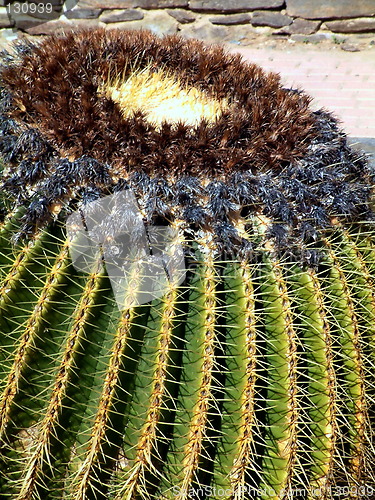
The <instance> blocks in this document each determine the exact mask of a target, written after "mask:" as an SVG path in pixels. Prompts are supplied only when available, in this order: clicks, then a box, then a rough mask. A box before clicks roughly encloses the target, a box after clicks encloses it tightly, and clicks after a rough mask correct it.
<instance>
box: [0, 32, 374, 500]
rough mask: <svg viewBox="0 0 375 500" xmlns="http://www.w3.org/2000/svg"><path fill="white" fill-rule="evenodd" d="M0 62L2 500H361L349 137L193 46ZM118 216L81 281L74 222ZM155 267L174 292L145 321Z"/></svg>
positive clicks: (361, 258)
mask: <svg viewBox="0 0 375 500" xmlns="http://www.w3.org/2000/svg"><path fill="white" fill-rule="evenodd" d="M1 60H2V63H1V64H2V65H1V68H0V77H1V136H0V149H1V155H2V158H3V170H2V174H1V175H2V189H1V207H0V209H1V216H2V222H1V233H0V239H1V242H0V245H1V246H0V260H1V264H0V266H1V267H0V271H1V285H0V287H1V288H0V291H1V296H0V304H1V305H0V310H1V316H0V322H1V326H0V331H1V344H0V345H1V349H0V355H1V363H0V369H1V399H0V439H1V460H0V470H1V474H0V491H1V497H2V498H5V499H6V498H9V499H19V500H21V499H22V500H27V499H37V498H41V499H58V498H64V499H75V500H78V499H82V500H83V499H116V500H120V499H124V500H125V499H126V500H131V499H178V500H183V499H204V498H205V499H214V500H219V499H221V498H225V499H233V500H239V499H245V498H259V499H287V498H320V499H331V498H335V497H338V496H339V497H340V495H341V497H345V498H370V497H371V495H372V494H373V490H374V488H375V479H374V472H373V470H374V466H375V460H374V451H373V449H374V439H373V424H374V395H375V394H374V393H375V383H374V366H375V242H374V238H373V234H374V233H373V221H374V214H373V207H372V186H373V184H374V172H373V170H372V169H371V168H370V166H369V165H368V164H367V162H366V159H365V158H364V157H363V155H362V156H361V155H359V154H358V153H356V152H354V151H352V150H351V149H350V148H349V147H348V144H347V140H346V136H345V134H344V133H343V132H342V131H341V130H340V128H339V126H338V124H337V122H336V120H335V119H334V118H333V117H332V116H331V115H330V114H329V113H328V112H326V111H324V110H320V111H316V112H313V111H311V109H310V107H309V102H310V99H309V97H308V96H306V95H305V94H304V93H303V92H301V91H299V90H293V89H286V88H283V87H282V86H281V84H280V81H279V77H278V76H277V75H275V74H266V73H264V72H263V71H262V70H261V69H260V68H259V67H257V66H255V65H252V64H247V63H245V62H244V61H243V60H241V57H240V56H239V55H232V54H231V55H229V54H227V53H226V52H225V51H224V50H223V49H222V48H219V47H206V46H204V45H203V44H201V43H200V42H198V41H184V40H183V39H181V38H178V37H166V38H163V39H159V38H156V37H154V36H153V35H151V34H150V33H148V32H120V31H104V30H97V31H83V32H79V33H72V34H67V35H65V36H61V37H59V36H52V37H47V38H45V39H43V41H41V42H39V43H36V42H27V41H23V42H21V43H19V44H18V45H16V46H15V47H14V49H12V50H10V51H9V52H7V53H3V54H2V59H1ZM126 193H127V194H129V196H132V197H133V198H132V199H133V200H135V201H134V203H135V204H134V206H135V208H134V212H132V211H131V210H130V211H129V210H128V209H127V208H126V207H127V205H126V203H127V202H123V203H122V204H119V205H116V210H115V211H114V212H113V213H112V212H110V215H111V216H110V217H108V218H104V219H101V220H99V221H97V223H96V222H95V223H92V222H91V223H90V224H91V226H90V227H91V230H92V231H94V230H95V229H96V228H97V226H98V227H99V226H100V227H104V226H105V227H106V228H107V229H105V230H103V231H104V233H101V236H103V234H104V236H105V238H104V239H103V238H102V239H101V240H100V239H97V240H96V243H95V241H94V239H92V240H91V241H94V247H95V252H93V253H92V255H91V257H90V259H91V260H90V259H89V260H86V261H84V262H85V266H86V267H85V266H83V267H82V265H81V266H78V265H77V262H78V260H79V257H80V256H78V260H77V259H75V258H73V254H74V252H73V253H72V245H73V244H72V238H71V237H70V236H69V231H67V220H71V217H72V216H77V214H78V217H76V219H73V220H75V221H76V222H75V224H73V225H72V227H73V226H74V227H76V226H77V227H80V231H81V233H82V234H83V237H86V236H87V235H88V234H89V232H90V231H89V223H88V222H87V221H88V214H89V213H90V207H92V206H93V203H96V202H100V203H102V201H103V200H106V199H107V198H108V199H109V198H110V197H114V196H115V197H116V196H118V195H121V196H123V195H125V194H126ZM110 199H112V198H110ZM116 199H119V198H116ZM120 199H122V198H120ZM124 199H125V198H124ZM125 212H126V214H125V215H126V217H127V219H126V220H127V221H128V223H127V224H128V226H129V221H130V222H131V221H132V219H134V221H137V224H136V223H135V222H134V224H133V226H134V227H137V231H135V233H136V234H133V236H132V237H131V238H130V239H128V240H126V244H124V243H123V242H122V243H121V245H120V244H116V245H114V244H113V241H114V239H115V236H116V234H117V233H118V232H119V231H120V227H122V226H121V224H123V221H124V220H125V218H126V217H125V215H124V213H125ZM129 214H130V215H129ZM132 214H133V215H132ZM92 220H94V219H92ZM103 220H105V223H104V222H103ZM128 226H127V227H128ZM108 228H109V229H108ZM155 228H164V229H165V230H166V231H173V232H174V234H175V236H176V237H177V242H174V243H173V245H174V248H176V247H178V248H179V249H182V252H183V253H182V257H183V270H184V272H186V275H185V276H184V277H183V280H176V279H174V277H173V276H172V275H171V272H170V269H169V268H168V266H167V265H165V259H164V257H163V256H164V254H165V248H166V245H165V242H163V241H160V240H157V238H156V239H154V240H152V237H153V235H155ZM106 231H107V232H106ZM86 233H87V234H86ZM132 238H133V239H132ZM139 241H143V243H142V252H140V253H139V254H138V255H137V258H136V259H135V260H134V262H133V263H132V264H129V262H127V260H126V258H127V256H129V255H130V253H131V252H132V250H133V249H134V248H135V247H137V245H138V243H139ZM158 242H159V243H161V247H160V245H159V247H157V243H158ZM95 245H96V246H95ZM105 245H107V246H105ZM163 245H164V246H163ZM171 245H172V243H171ZM173 245H172V246H173ZM113 249H114V250H113ZM112 250H113V251H112ZM110 251H111V252H112V253H110ZM121 252H122V253H121ZM124 252H125V253H124ZM84 253H85V252H83V254H84ZM133 254H134V252H133ZM108 255H109V257H108ZM119 255H120V256H121V258H117V257H118V256H119ZM124 255H125V257H126V258H123V257H124ZM180 255H181V254H180ZM115 256H117V257H116V259H117V260H116V259H115ZM137 259H138V260H137ZM142 259H143V261H145V260H146V261H147V259H149V260H150V259H151V260H152V259H154V260H153V262H156V261H157V263H158V264H157V266H156V268H154V269H156V270H157V271H158V272H159V271H160V272H161V271H162V273H161V274H163V273H164V275H163V276H164V278H165V280H164V282H163V289H162V293H160V290H159V292H158V293H156V294H155V295H154V296H153V297H152V300H151V301H150V300H148V301H143V300H138V298H139V294H140V292H141V291H144V290H143V288H142V287H144V282H145V279H148V278H149V276H147V272H149V274H152V275H153V276H151V278H154V272H153V271H150V269H151V268H147V266H146V267H142V266H140V265H139V262H140V260H142ZM155 259H156V260H155ZM157 259H159V260H157ZM163 259H164V260H163ZM87 263H89V265H87ZM114 263H115V264H116V266H117V268H118V270H119V274H118V275H117V278H118V280H119V281H121V280H122V281H121V283H123V292H124V295H122V296H121V297H122V299H121V300H120V301H119V299H118V296H116V293H115V292H116V290H115V288H114V286H113V283H114V282H113V279H112V278H113V276H111V273H110V272H109V268H110V267H111V266H112V268H113V264H114ZM129 269H132V270H133V271H134V272H133V271H132V272H133V274H132V275H131V279H130V278H129V279H128V280H127V281H126V280H125V281H124V280H123V275H122V274H121V273H125V272H128V271H129ZM146 269H149V271H146ZM172 274H173V273H172ZM151 281H152V280H151ZM116 283H117V282H116ZM124 283H125V285H124ZM129 298H130V300H129ZM121 301H123V304H122V302H121Z"/></svg>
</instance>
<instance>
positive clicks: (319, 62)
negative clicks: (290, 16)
mask: <svg viewBox="0 0 375 500" xmlns="http://www.w3.org/2000/svg"><path fill="white" fill-rule="evenodd" d="M231 50H233V51H238V52H240V53H241V54H242V55H243V56H244V57H245V59H247V60H249V61H252V62H255V63H257V64H259V65H261V66H262V67H263V68H264V69H266V70H269V71H275V72H277V73H279V74H280V76H281V77H282V81H283V83H284V84H285V85H286V86H288V87H294V88H303V89H304V90H305V91H306V92H308V93H309V94H310V95H311V96H312V97H313V98H314V99H313V102H312V106H313V107H314V108H320V107H325V108H327V109H329V110H330V111H333V112H334V114H335V115H336V116H337V117H338V118H339V119H340V120H341V122H342V127H343V129H344V130H345V131H346V132H347V134H348V135H349V136H350V137H351V141H352V142H354V143H356V142H359V143H360V144H361V145H362V147H363V148H364V149H365V150H367V151H368V153H370V154H372V155H373V159H374V161H375V49H372V50H366V51H360V52H344V51H342V50H324V49H323V48H322V49H320V50H319V48H318V47H314V49H313V50H312V49H309V48H308V47H307V46H304V45H301V44H299V45H298V46H291V47H290V48H285V47H282V48H280V47H279V48H277V47H276V48H261V49H258V48H256V46H255V47H254V48H253V47H252V46H250V47H236V48H233V47H232V48H231Z"/></svg>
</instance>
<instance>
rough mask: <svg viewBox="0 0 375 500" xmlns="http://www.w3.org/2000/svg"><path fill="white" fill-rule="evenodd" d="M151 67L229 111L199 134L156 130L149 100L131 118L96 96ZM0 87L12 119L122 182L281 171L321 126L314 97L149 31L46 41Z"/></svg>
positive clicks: (235, 60) (200, 126) (201, 126)
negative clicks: (139, 174)
mask: <svg viewBox="0 0 375 500" xmlns="http://www.w3.org/2000/svg"><path fill="white" fill-rule="evenodd" d="M145 69H147V70H148V72H149V73H154V74H160V73H165V74H168V75H170V78H171V79H173V78H174V79H178V80H179V82H180V83H181V86H182V87H187V88H192V87H193V88H195V89H197V90H199V91H201V94H202V95H203V96H205V97H206V98H207V99H209V98H211V99H213V100H223V99H225V100H227V101H228V107H227V109H224V110H223V112H222V113H221V115H220V116H219V117H218V119H217V120H215V122H214V123H210V122H208V121H207V120H205V119H202V120H201V121H200V122H199V123H197V125H196V126H194V127H191V126H188V125H185V124H184V123H183V121H181V122H180V125H178V123H177V124H176V123H175V124H174V126H172V125H171V123H168V122H167V121H164V122H163V123H162V124H161V125H160V127H155V126H153V125H152V124H150V123H149V122H148V121H147V119H146V118H145V117H146V114H147V102H145V106H144V109H143V110H142V109H139V108H134V113H128V116H127V118H126V119H124V116H123V113H122V110H121V107H120V106H119V105H118V104H117V103H115V102H114V101H113V100H112V99H111V98H110V96H108V95H106V94H105V93H103V92H100V91H98V90H100V89H102V88H103V87H105V85H106V84H107V85H110V84H111V82H112V81H113V80H120V82H126V81H127V80H128V79H129V78H130V77H131V76H132V75H134V73H138V74H139V73H141V72H142V71H145ZM2 81H3V84H4V85H5V86H6V87H7V88H8V89H9V90H10V91H11V93H12V96H13V102H14V109H13V112H12V115H13V117H14V118H16V119H17V120H18V121H21V122H22V123H24V124H25V125H27V126H29V127H35V128H37V129H38V130H40V131H41V132H42V133H43V135H44V136H45V137H46V138H48V140H49V141H50V142H51V144H53V146H54V147H55V148H56V149H57V150H58V151H59V152H60V155H61V156H64V157H66V158H71V159H72V158H74V159H76V158H78V157H80V156H82V155H83V154H87V155H90V156H92V157H93V158H95V159H97V160H99V161H102V162H108V163H110V164H111V165H113V166H116V171H117V172H118V173H120V172H121V174H122V175H125V174H127V173H129V172H132V171H134V169H140V168H142V169H143V170H144V171H146V172H147V173H149V174H160V173H163V174H168V175H171V174H174V173H176V174H177V175H178V176H181V175H182V174H183V173H188V174H193V175H199V174H203V173H205V174H208V175H220V174H223V173H226V174H227V173H229V172H232V171H233V170H248V169H249V167H250V168H251V170H252V171H253V172H256V171H259V170H262V169H263V170H264V169H265V168H266V167H267V168H269V167H272V166H275V167H276V166H279V165H280V164H282V163H283V162H290V161H293V160H296V159H297V158H300V157H301V156H302V155H303V154H304V153H305V152H306V147H307V139H308V137H309V136H310V135H311V133H312V130H313V126H314V119H313V117H312V115H311V112H310V110H309V109H308V104H309V98H308V97H307V96H304V95H299V94H297V93H294V92H290V91H288V90H285V89H283V88H281V86H280V82H279V77H278V76H277V75H275V74H266V73H264V72H263V71H262V69H261V68H259V67H258V66H256V65H254V64H246V63H245V62H243V61H242V60H241V56H239V55H228V54H226V53H225V51H224V50H223V49H222V48H219V47H213V48H209V47H206V46H204V45H203V44H202V43H201V42H198V41H185V40H183V39H181V38H179V37H177V36H168V37H165V38H163V39H159V38H157V37H155V36H153V35H152V34H151V33H149V32H144V31H143V32H134V31H129V32H126V31H113V30H111V31H108V30H107V31H106V30H104V29H99V30H96V31H82V32H81V33H77V34H74V33H71V34H68V35H66V36H64V37H59V36H51V37H48V38H47V39H46V40H44V41H43V42H42V43H41V44H40V45H39V46H37V47H33V48H32V49H30V51H29V53H28V51H27V50H25V51H24V53H23V54H22V55H21V56H20V59H19V61H18V62H17V63H16V64H10V65H9V66H8V67H7V68H6V69H4V70H3V71H2ZM167 97H168V96H167V95H165V96H161V99H163V98H164V99H167ZM136 98H137V97H136V96H134V100H136Z"/></svg>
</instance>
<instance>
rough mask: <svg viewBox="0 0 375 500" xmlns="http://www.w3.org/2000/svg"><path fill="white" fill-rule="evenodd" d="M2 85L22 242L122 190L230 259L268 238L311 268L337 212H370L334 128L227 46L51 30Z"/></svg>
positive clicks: (21, 55) (7, 71) (149, 216)
mask: <svg viewBox="0 0 375 500" xmlns="http://www.w3.org/2000/svg"><path fill="white" fill-rule="evenodd" d="M0 86H1V95H0V98H1V100H0V112H1V113H2V114H1V117H0V152H1V154H2V155H3V158H4V160H5V162H6V164H7V169H6V170H5V182H4V184H3V188H4V189H5V190H6V192H7V193H8V194H10V195H11V197H12V198H13V199H14V200H15V203H23V204H24V205H26V207H27V208H26V213H25V216H24V218H23V222H24V224H23V227H22V228H21V235H28V234H32V233H34V232H35V230H36V229H37V228H38V227H40V226H42V225H43V224H45V223H46V222H48V221H49V220H50V219H51V218H52V217H53V216H54V215H55V214H56V213H57V212H59V211H61V210H62V209H64V208H67V209H68V210H69V207H70V205H71V202H72V201H74V200H75V202H76V201H77V200H82V201H83V202H84V203H86V202H87V201H90V200H91V199H95V198H97V197H100V196H104V195H105V194H108V193H112V192H115V191H116V190H117V191H118V190H121V189H126V188H129V187H130V188H132V189H133V190H134V192H135V194H136V196H137V199H138V201H139V204H140V207H141V209H142V210H143V212H144V215H145V220H146V221H147V222H148V223H154V222H155V221H158V223H160V220H161V219H162V220H163V221H164V222H165V223H174V222H176V221H182V222H183V224H184V229H189V230H193V231H201V232H202V231H203V232H205V234H206V235H207V234H208V233H209V234H211V236H213V240H214V242H215V243H216V244H217V245H218V248H219V250H230V251H235V253H236V254H237V255H238V254H242V255H244V254H245V255H249V254H251V252H252V251H253V250H254V249H255V248H256V247H259V246H260V247H264V243H265V242H267V241H269V240H271V241H272V242H273V243H272V248H274V249H276V250H278V251H279V250H282V251H287V252H291V253H292V254H293V255H294V256H295V254H296V253H300V254H301V253H302V260H303V261H307V262H308V263H313V262H314V261H315V260H316V259H315V256H314V252H312V251H310V250H307V247H308V245H310V244H315V242H316V241H318V239H319V234H320V232H321V231H324V230H326V228H328V227H331V226H332V224H333V221H334V220H336V218H337V217H344V218H345V219H348V220H353V219H359V218H361V220H364V218H368V217H369V216H371V214H372V210H371V208H370V202H369V200H370V195H371V192H372V191H371V190H372V185H373V172H372V171H371V169H370V168H369V166H368V165H367V164H366V161H365V160H364V159H363V158H362V157H361V156H359V155H358V154H357V153H355V152H353V151H352V150H351V149H350V148H349V147H348V145H347V142H346V136H345V134H344V133H343V132H342V131H340V129H339V128H338V126H337V123H336V120H335V119H334V118H333V117H332V116H331V115H330V114H329V113H327V112H325V111H317V112H312V111H311V109H310V108H309V102H310V98H309V97H308V96H306V95H305V94H304V93H303V92H301V91H297V90H293V89H285V88H283V87H282V86H281V84H280V81H279V76H278V75H276V74H272V73H265V72H264V71H263V70H262V69H261V68H259V67H258V66H256V65H254V64H248V63H246V62H244V61H243V60H242V58H241V56H240V55H232V54H228V53H226V52H225V50H224V49H223V48H221V47H208V46H205V45H204V44H202V43H201V42H199V41H192V40H190V41H186V40H184V39H182V38H180V37H178V36H169V37H165V38H162V39H160V38H158V37H156V36H154V35H152V34H151V33H149V32H144V31H142V32H135V31H129V32H126V31H118V30H104V29H98V30H93V31H88V30H86V31H81V32H77V33H70V34H67V35H64V36H50V37H47V38H46V39H44V40H43V41H42V42H41V43H34V42H21V43H20V44H18V45H17V46H15V50H14V51H13V52H9V53H4V54H3V57H2V65H1V68H0ZM254 217H256V218H257V220H258V222H259V220H261V221H262V222H261V224H263V226H264V227H263V229H262V231H261V233H262V234H263V237H262V238H260V237H259V234H258V236H254V234H255V233H254V227H255V226H254ZM195 234H197V233H195Z"/></svg>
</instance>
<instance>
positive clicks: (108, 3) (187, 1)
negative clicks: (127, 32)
mask: <svg viewBox="0 0 375 500" xmlns="http://www.w3.org/2000/svg"><path fill="white" fill-rule="evenodd" d="M55 1H56V0H55ZM59 1H60V0H58V1H57V3H58V2H59ZM61 3H62V2H61ZM73 3H75V4H76V5H74V7H73V8H72V9H70V10H67V11H65V13H64V14H63V15H61V16H60V14H59V17H57V18H56V19H54V20H50V21H47V22H45V20H44V19H42V20H41V19H36V18H35V16H30V15H23V16H21V17H19V18H18V19H17V21H16V23H14V22H11V21H10V20H9V18H8V16H7V13H6V11H5V7H0V28H1V30H0V36H1V33H2V34H3V36H4V35H6V34H10V33H12V36H13V37H14V36H15V31H18V32H24V33H28V34H30V35H44V34H48V33H52V32H59V31H62V30H63V31H66V30H67V29H70V28H74V27H76V26H78V27H86V26H88V27H95V26H104V27H105V26H107V27H116V28H120V29H137V28H146V29H151V30H152V31H153V32H155V33H157V34H160V35H162V34H173V33H180V34H182V35H183V36H185V37H188V38H192V37H195V38H200V39H203V40H208V41H224V42H232V43H239V44H246V43H247V42H248V41H249V40H251V38H253V37H254V35H256V34H257V33H258V34H259V33H262V34H267V35H270V36H271V37H275V38H276V37H284V38H291V39H294V40H306V41H319V40H323V39H326V38H330V37H331V38H334V37H337V36H342V35H348V34H354V33H355V34H363V33H370V34H374V35H375V0H355V1H353V0H79V1H78V3H77V2H73ZM0 5H4V1H0Z"/></svg>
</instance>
